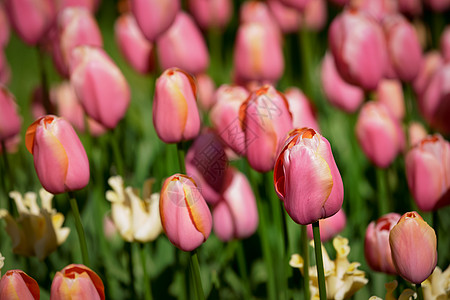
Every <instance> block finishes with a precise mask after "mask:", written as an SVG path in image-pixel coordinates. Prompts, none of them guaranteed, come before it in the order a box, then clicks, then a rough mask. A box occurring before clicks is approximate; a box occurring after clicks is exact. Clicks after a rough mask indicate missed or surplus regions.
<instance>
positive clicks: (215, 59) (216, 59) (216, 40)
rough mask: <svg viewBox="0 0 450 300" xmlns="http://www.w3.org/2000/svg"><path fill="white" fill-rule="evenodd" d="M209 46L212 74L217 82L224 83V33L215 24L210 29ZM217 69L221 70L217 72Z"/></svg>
mask: <svg viewBox="0 0 450 300" xmlns="http://www.w3.org/2000/svg"><path fill="white" fill-rule="evenodd" d="M208 46H209V51H210V53H211V67H210V74H211V76H212V78H214V81H215V82H216V83H217V82H218V83H222V82H223V80H222V78H221V77H222V74H223V73H224V72H223V67H222V34H221V32H220V28H218V27H216V26H214V25H213V26H211V27H210V28H209V29H208ZM217 70H220V71H219V72H217ZM214 71H216V72H214Z"/></svg>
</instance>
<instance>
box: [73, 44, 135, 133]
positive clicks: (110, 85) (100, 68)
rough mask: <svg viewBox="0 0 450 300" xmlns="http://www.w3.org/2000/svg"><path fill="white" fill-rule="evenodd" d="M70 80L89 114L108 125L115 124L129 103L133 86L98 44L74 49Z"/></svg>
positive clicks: (111, 126) (112, 125)
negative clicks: (130, 85)
mask: <svg viewBox="0 0 450 300" xmlns="http://www.w3.org/2000/svg"><path fill="white" fill-rule="evenodd" d="M70 82H71V83H72V85H73V87H74V89H75V93H76V95H77V97H78V99H79V100H80V101H81V104H82V106H83V108H84V110H85V111H86V114H87V115H89V116H90V117H92V118H93V119H94V120H96V121H97V122H99V123H100V124H102V125H103V126H105V127H107V128H114V127H116V125H117V123H119V121H120V120H121V119H122V118H123V117H124V116H125V113H126V112H127V109H128V105H129V103H130V97H131V96H130V88H129V86H128V83H127V81H126V79H125V76H123V74H122V72H121V71H120V69H119V68H118V67H117V66H116V64H115V63H114V62H113V61H112V60H111V58H110V57H109V56H108V54H106V52H105V51H104V50H103V49H101V48H97V47H90V46H79V47H77V48H75V50H74V51H73V53H72V60H71V63H70Z"/></svg>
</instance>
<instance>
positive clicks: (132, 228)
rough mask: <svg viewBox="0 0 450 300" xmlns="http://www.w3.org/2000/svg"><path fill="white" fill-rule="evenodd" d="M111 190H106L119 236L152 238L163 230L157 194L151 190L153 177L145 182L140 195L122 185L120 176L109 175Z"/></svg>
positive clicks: (142, 241) (129, 239)
mask: <svg viewBox="0 0 450 300" xmlns="http://www.w3.org/2000/svg"><path fill="white" fill-rule="evenodd" d="M108 183H109V185H110V186H111V187H112V189H113V190H112V191H111V190H108V191H106V199H107V200H108V201H110V202H111V216H112V220H113V221H114V224H115V226H116V228H117V230H118V231H119V233H120V235H121V236H122V238H123V239H124V240H125V241H127V242H134V241H136V242H140V243H146V242H150V241H154V240H155V239H156V238H157V237H158V236H159V234H160V233H161V232H162V226H161V218H160V216H159V194H158V193H153V194H152V193H151V186H152V184H153V180H151V179H149V180H147V181H146V182H145V183H144V191H143V194H142V198H141V197H140V196H139V191H138V190H136V189H133V188H132V187H126V188H124V184H123V180H122V177H120V176H114V177H111V178H109V180H108Z"/></svg>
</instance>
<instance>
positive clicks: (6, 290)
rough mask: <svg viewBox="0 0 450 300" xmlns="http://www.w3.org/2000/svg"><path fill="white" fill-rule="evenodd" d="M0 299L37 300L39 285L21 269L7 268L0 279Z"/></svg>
mask: <svg viewBox="0 0 450 300" xmlns="http://www.w3.org/2000/svg"><path fill="white" fill-rule="evenodd" d="M0 299H2V300H18V299H20V300H39V299H40V291H39V285H38V283H37V282H36V280H34V279H33V278H31V277H30V276H28V275H27V274H26V273H25V272H23V271H21V270H9V271H7V272H6V273H5V275H3V277H2V279H1V280H0Z"/></svg>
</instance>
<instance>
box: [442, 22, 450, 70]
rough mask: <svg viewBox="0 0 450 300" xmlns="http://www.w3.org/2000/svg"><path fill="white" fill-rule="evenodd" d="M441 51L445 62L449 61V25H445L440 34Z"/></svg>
mask: <svg viewBox="0 0 450 300" xmlns="http://www.w3.org/2000/svg"><path fill="white" fill-rule="evenodd" d="M440 44H441V53H442V56H443V57H444V60H445V61H446V62H449V61H450V26H447V27H445V29H444V32H443V33H442V35H441V41H440Z"/></svg>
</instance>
